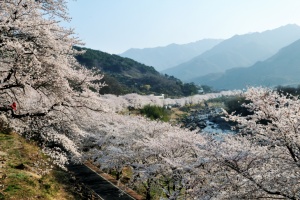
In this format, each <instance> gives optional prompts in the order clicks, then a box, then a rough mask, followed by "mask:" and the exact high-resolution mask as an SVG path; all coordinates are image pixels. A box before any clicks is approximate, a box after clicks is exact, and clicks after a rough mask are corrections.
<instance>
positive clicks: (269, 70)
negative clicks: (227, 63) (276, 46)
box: [194, 40, 300, 89]
mask: <svg viewBox="0 0 300 200" xmlns="http://www.w3.org/2000/svg"><path fill="white" fill-rule="evenodd" d="M299 52H300V40H297V41H296V42H294V43H292V44H290V45H289V46H287V47H285V48H282V49H281V50H280V51H279V52H278V53H277V54H275V55H274V56H272V57H271V58H269V59H267V60H266V61H263V62H257V63H256V64H254V65H252V66H251V67H247V68H235V69H230V70H227V71H226V72H225V73H224V74H218V75H213V74H211V75H207V76H203V77H199V78H196V79H194V81H195V82H196V83H199V84H208V85H210V86H213V87H214V88H215V89H242V88H245V87H247V86H261V85H262V86H269V87H272V86H277V85H298V84H299V83H300V76H299V74H300V67H299V66H300V57H299Z"/></svg>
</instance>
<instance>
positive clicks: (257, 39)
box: [162, 24, 300, 81]
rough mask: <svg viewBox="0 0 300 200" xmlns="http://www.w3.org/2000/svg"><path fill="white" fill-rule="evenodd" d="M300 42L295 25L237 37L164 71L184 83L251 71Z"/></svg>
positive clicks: (298, 31)
mask: <svg viewBox="0 0 300 200" xmlns="http://www.w3.org/2000/svg"><path fill="white" fill-rule="evenodd" d="M299 38H300V27H299V26H298V25H295V24H289V25H286V26H281V27H279V28H276V29H273V30H267V31H264V32H260V33H259V32H255V33H250V34H245V35H235V36H233V37H231V38H229V39H227V40H224V41H222V42H221V43H219V44H218V45H216V46H215V47H213V48H212V49H210V50H208V51H206V52H204V53H203V54H201V55H199V56H197V57H195V58H193V59H192V60H190V61H188V62H186V63H183V64H180V65H178V66H175V67H173V68H169V69H166V70H163V71H162V72H163V73H166V74H169V75H173V76H175V77H177V78H180V79H181V80H183V81H191V80H193V79H194V78H196V77H200V76H204V75H207V74H209V73H220V72H224V71H225V70H228V69H230V68H235V67H248V66H251V65H253V64H254V63H256V62H257V61H263V60H265V59H267V58H269V57H271V56H272V55H274V54H275V53H276V52H277V51H278V50H279V49H281V48H283V47H284V46H287V45H289V44H291V43H292V42H294V41H296V40H297V39H299Z"/></svg>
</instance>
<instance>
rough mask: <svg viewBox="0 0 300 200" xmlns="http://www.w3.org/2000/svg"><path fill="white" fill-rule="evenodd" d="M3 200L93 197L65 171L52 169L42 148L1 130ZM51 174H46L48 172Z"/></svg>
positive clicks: (1, 193) (0, 158) (0, 179)
mask: <svg viewBox="0 0 300 200" xmlns="http://www.w3.org/2000/svg"><path fill="white" fill-rule="evenodd" d="M0 141H1V142H0V160H1V162H0V199H1V200H2V199H45V200H46V199H49V200H51V199H66V200H67V199H70V200H73V199H87V198H89V199H91V198H93V193H92V192H91V191H90V190H89V189H87V188H86V187H85V186H83V185H82V184H80V183H76V180H75V179H74V178H72V176H71V175H70V174H69V173H67V172H66V171H64V170H61V169H59V168H56V167H54V168H52V167H50V166H51V165H52V163H50V162H49V160H48V157H46V156H45V155H44V154H43V153H42V151H41V149H40V148H38V147H37V146H36V145H35V144H34V143H33V142H28V141H27V140H26V139H24V138H23V137H21V136H19V135H18V134H16V133H8V132H6V131H5V130H4V129H2V127H1V126H0ZM50 169H51V172H50V173H47V174H45V172H46V171H47V170H50Z"/></svg>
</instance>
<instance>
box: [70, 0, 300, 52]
mask: <svg viewBox="0 0 300 200" xmlns="http://www.w3.org/2000/svg"><path fill="white" fill-rule="evenodd" d="M68 8H69V14H70V16H71V17H72V21H71V22H70V24H69V25H68V26H71V27H73V28H75V32H76V33H77V34H78V36H79V38H80V39H82V41H83V42H84V43H85V44H86V45H85V46H86V47H89V48H93V49H97V50H101V51H104V52H108V53H114V54H119V53H122V52H124V51H126V50H127V49H129V48H147V47H157V46H165V45H168V44H171V43H177V44H185V43H189V42H194V41H197V40H201V39H205V38H217V39H219V38H221V39H227V38H229V37H231V36H233V35H235V34H245V33H249V32H261V31H264V30H269V29H274V28H277V27H280V26H283V25H286V24H298V25H300V0H77V1H70V2H69V4H68Z"/></svg>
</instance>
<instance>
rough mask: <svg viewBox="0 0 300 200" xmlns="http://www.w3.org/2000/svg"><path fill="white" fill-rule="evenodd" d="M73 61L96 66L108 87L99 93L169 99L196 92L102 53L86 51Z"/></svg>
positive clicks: (136, 63)
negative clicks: (148, 95) (141, 95)
mask: <svg viewBox="0 0 300 200" xmlns="http://www.w3.org/2000/svg"><path fill="white" fill-rule="evenodd" d="M75 48H76V49H84V50H86V52H85V53H84V54H82V55H78V56H76V59H77V60H78V62H79V63H81V64H82V65H84V66H86V67H88V68H92V67H96V68H98V69H100V70H101V72H102V73H103V74H104V75H105V76H104V79H103V80H104V81H105V83H106V84H107V85H108V86H106V87H104V88H103V89H102V90H101V93H102V94H116V95H121V94H127V93H139V94H166V95H169V96H188V95H191V94H192V93H194V94H195V93H197V87H196V86H195V85H194V84H189V83H186V84H183V83H182V82H181V81H180V80H179V79H176V78H174V77H172V76H167V75H165V76H164V75H161V74H160V73H159V72H157V71H156V70H155V69H154V68H153V67H149V66H146V65H144V64H141V63H138V62H136V61H134V60H132V59H129V58H123V57H121V56H118V55H111V54H108V53H105V52H101V51H97V50H93V49H87V48H79V47H75Z"/></svg>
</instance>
